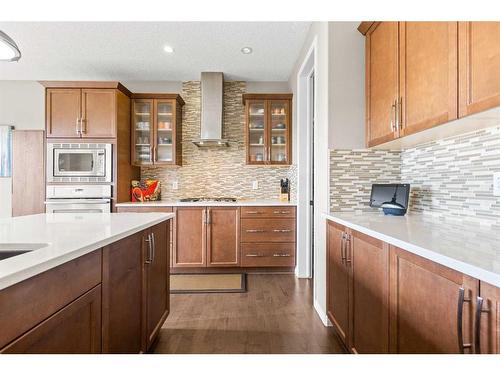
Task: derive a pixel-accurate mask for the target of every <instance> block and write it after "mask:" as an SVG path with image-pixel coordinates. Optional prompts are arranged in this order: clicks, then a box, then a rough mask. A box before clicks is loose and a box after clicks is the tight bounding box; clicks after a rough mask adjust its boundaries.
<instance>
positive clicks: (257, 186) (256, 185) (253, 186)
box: [252, 181, 259, 190]
mask: <svg viewBox="0 0 500 375" xmlns="http://www.w3.org/2000/svg"><path fill="white" fill-rule="evenodd" d="M258 188H259V181H253V182H252V189H254V190H257V189H258Z"/></svg>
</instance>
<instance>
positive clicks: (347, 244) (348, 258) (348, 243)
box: [345, 234, 352, 265]
mask: <svg viewBox="0 0 500 375" xmlns="http://www.w3.org/2000/svg"><path fill="white" fill-rule="evenodd" d="M351 261H352V259H351V235H350V234H346V235H345V264H346V265H347V264H350V263H351Z"/></svg>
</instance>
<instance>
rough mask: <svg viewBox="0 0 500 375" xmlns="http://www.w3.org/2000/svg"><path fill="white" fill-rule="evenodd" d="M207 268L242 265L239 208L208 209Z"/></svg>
mask: <svg viewBox="0 0 500 375" xmlns="http://www.w3.org/2000/svg"><path fill="white" fill-rule="evenodd" d="M207 224H208V225H207V266H208V267H238V266H239V265H240V210H239V208H238V207H208V208H207Z"/></svg>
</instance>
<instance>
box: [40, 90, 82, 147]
mask: <svg viewBox="0 0 500 375" xmlns="http://www.w3.org/2000/svg"><path fill="white" fill-rule="evenodd" d="M45 105H46V108H45V116H46V132H47V133H46V134H47V137H61V138H80V132H79V127H80V117H81V90H80V89H75V88H73V89H70V88H68V89H63V88H54V89H47V90H46V93H45Z"/></svg>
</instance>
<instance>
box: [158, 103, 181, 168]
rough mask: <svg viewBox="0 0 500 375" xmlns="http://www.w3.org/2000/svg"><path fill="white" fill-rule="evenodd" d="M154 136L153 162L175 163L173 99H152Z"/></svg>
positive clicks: (174, 113) (174, 112)
mask: <svg viewBox="0 0 500 375" xmlns="http://www.w3.org/2000/svg"><path fill="white" fill-rule="evenodd" d="M154 117H155V137H154V142H155V143H154V148H153V159H154V163H155V164H167V165H168V164H175V156H176V150H175V147H176V144H175V143H176V142H175V140H176V126H175V122H176V111H175V100H160V99H155V100H154Z"/></svg>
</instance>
